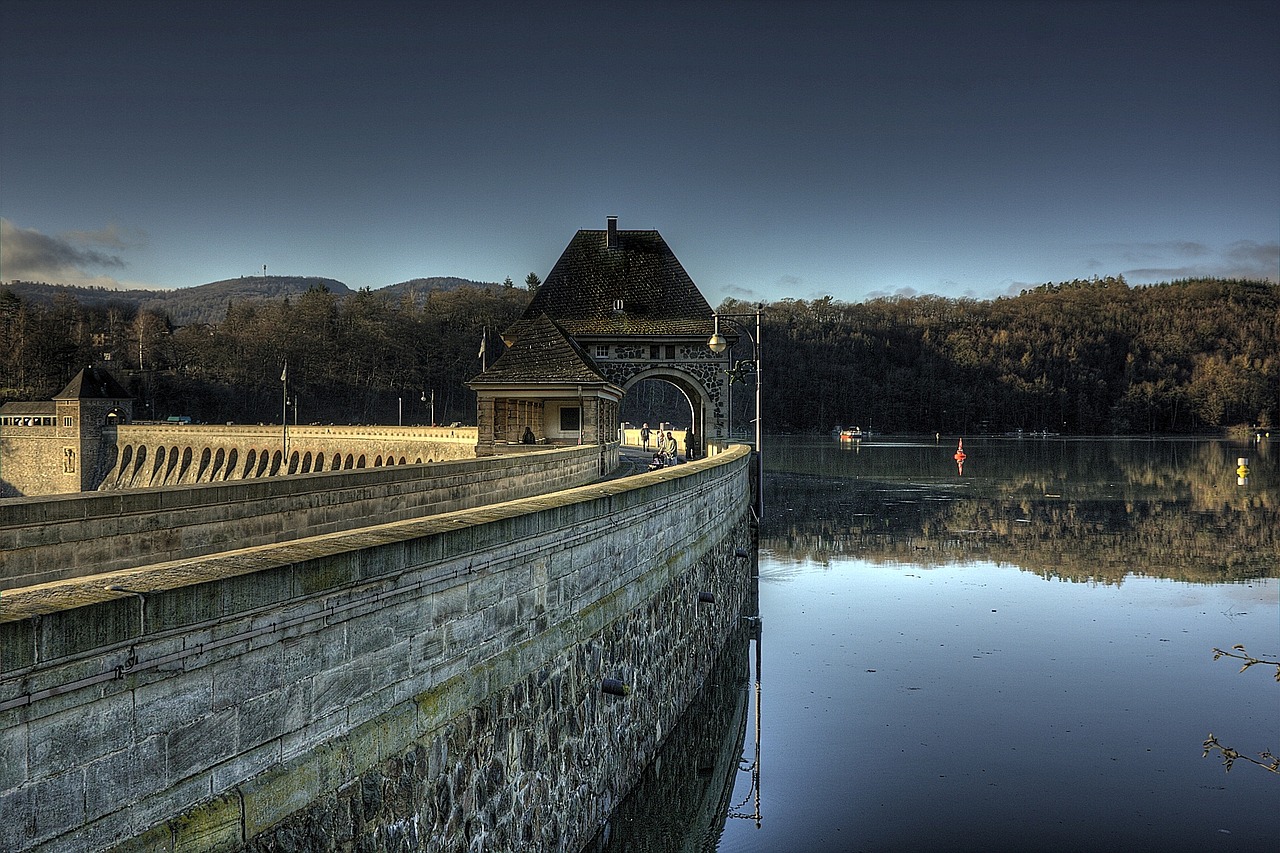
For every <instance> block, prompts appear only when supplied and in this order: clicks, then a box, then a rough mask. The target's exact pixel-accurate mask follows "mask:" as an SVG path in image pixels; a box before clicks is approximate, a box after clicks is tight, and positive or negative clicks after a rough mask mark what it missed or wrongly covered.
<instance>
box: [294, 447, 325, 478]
mask: <svg viewBox="0 0 1280 853" xmlns="http://www.w3.org/2000/svg"><path fill="white" fill-rule="evenodd" d="M321 458H322V459H323V457H321ZM298 473H300V474H310V473H311V451H310V450H308V451H307V452H306V453H304V454H302V468H301V469H300V470H299V472H298Z"/></svg>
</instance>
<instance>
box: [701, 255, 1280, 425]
mask: <svg viewBox="0 0 1280 853" xmlns="http://www.w3.org/2000/svg"><path fill="white" fill-rule="evenodd" d="M721 310H722V311H735V312H742V311H749V310H751V306H750V305H747V304H745V303H740V302H730V303H728V304H726V305H724V306H721ZM763 326H764V328H763V333H762V337H763V339H764V341H763V357H762V363H763V366H764V371H765V373H764V379H763V382H764V386H765V395H764V414H763V417H764V421H765V423H766V425H772V429H774V430H778V431H806V430H812V429H823V428H826V429H830V428H831V427H832V426H834V425H836V424H841V425H846V426H849V425H857V426H861V427H863V428H869V429H871V430H873V431H876V432H895V433H903V432H914V433H926V434H928V433H933V432H938V431H941V432H944V433H960V434H966V433H1000V432H1007V431H1012V430H1018V429H1021V430H1025V431H1028V432H1036V431H1048V432H1056V433H1068V434H1081V435H1096V434H1147V433H1185V432H1201V431H1207V430H1216V429H1220V428H1223V427H1229V426H1234V425H1241V424H1244V425H1261V426H1266V427H1274V426H1275V425H1276V423H1277V418H1278V417H1280V285H1276V284H1272V283H1269V282H1256V281H1223V280H1195V281H1178V282H1173V283H1171V284H1161V285H1153V286H1146V287H1130V286H1129V285H1127V284H1126V283H1125V281H1124V279H1123V278H1102V279H1090V280H1087V281H1072V282H1068V283H1064V284H1047V285H1043V286H1041V287H1037V288H1035V289H1033V290H1030V291H1024V292H1023V293H1022V294H1020V295H1019V296H1016V297H1008V298H1001V299H996V300H993V301H977V300H970V299H959V300H957V299H944V298H942V297H937V296H919V297H913V298H903V299H877V300H871V301H868V302H865V303H859V304H851V303H845V302H838V301H835V300H832V299H830V298H824V299H820V300H816V301H812V302H806V301H791V300H784V301H782V302H776V303H773V304H771V305H767V306H765V312H764V321H763Z"/></svg>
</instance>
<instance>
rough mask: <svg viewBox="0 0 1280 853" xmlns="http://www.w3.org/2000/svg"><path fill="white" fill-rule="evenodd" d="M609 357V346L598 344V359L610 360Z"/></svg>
mask: <svg viewBox="0 0 1280 853" xmlns="http://www.w3.org/2000/svg"><path fill="white" fill-rule="evenodd" d="M608 357H609V345H608V344H596V358H608Z"/></svg>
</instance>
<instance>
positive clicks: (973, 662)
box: [590, 438, 1280, 853]
mask: <svg viewBox="0 0 1280 853" xmlns="http://www.w3.org/2000/svg"><path fill="white" fill-rule="evenodd" d="M964 450H965V452H966V454H967V458H966V459H965V460H964V464H963V466H959V465H958V464H957V462H956V461H955V459H954V453H955V451H956V446H955V441H954V440H952V441H950V442H948V441H945V440H944V441H934V440H933V439H932V438H930V439H929V440H924V441H918V442H909V441H900V442H894V441H889V440H885V441H873V442H868V443H863V444H861V445H841V444H840V443H838V442H836V441H834V440H829V439H825V438H823V439H816V438H815V439H773V440H772V441H770V442H769V443H768V444H767V445H766V457H765V458H766V477H765V479H766V489H765V522H764V524H763V525H762V528H761V542H760V556H759V615H760V619H759V620H758V621H755V620H748V619H744V620H743V623H742V628H741V630H740V632H739V634H737V635H736V636H734V637H732V638H731V639H730V641H729V644H728V646H727V647H726V650H725V653H724V655H723V659H722V665H721V667H720V668H719V670H718V671H717V673H716V675H715V676H714V677H713V678H712V679H711V680H710V681H709V683H708V685H707V688H706V691H705V693H704V696H703V698H702V700H701V701H700V703H699V704H697V705H696V706H695V707H693V708H692V709H691V712H690V714H688V715H686V718H685V719H684V720H683V721H682V723H681V726H680V727H679V728H678V729H677V730H676V731H674V732H673V733H672V735H671V737H670V740H669V742H668V745H667V748H666V749H665V750H664V753H663V754H662V755H661V756H660V758H659V760H658V761H657V762H655V764H654V766H653V767H652V768H650V771H649V773H648V774H647V776H646V779H645V780H644V782H643V783H642V784H641V785H640V786H639V788H638V789H637V791H636V792H635V794H634V795H633V796H632V797H631V798H630V799H629V800H628V802H627V803H625V804H624V806H623V807H622V808H621V809H619V811H618V813H617V814H616V815H615V816H614V818H613V820H612V821H611V822H610V824H609V825H608V826H607V827H606V828H605V830H604V831H603V832H602V834H601V837H600V838H599V839H597V842H596V843H595V844H594V845H593V846H592V847H591V848H590V849H591V850H593V851H610V853H619V852H620V851H629V853H639V851H645V853H655V851H677V850H680V851H733V853H736V851H798V852H799V853H807V852H808V851H811V852H812V853H823V851H831V852H832V853H836V851H861V850H866V851H919V850H973V851H979V850H981V851H1006V850H1007V851H1015V850H1016V851H1109V850H1115V851H1145V850H1150V851H1218V850H1222V851H1229V850H1241V851H1254V850H1268V851H1271V850H1276V849H1280V830H1278V829H1277V824H1276V821H1275V816H1276V814H1277V806H1280V774H1273V773H1270V772H1267V771H1266V770H1263V769H1261V768H1259V767H1256V766H1252V765H1250V764H1248V763H1246V762H1244V761H1243V760H1239V761H1237V762H1236V763H1235V766H1234V768H1233V769H1232V770H1231V771H1230V772H1226V771H1225V770H1224V768H1223V764H1222V759H1221V756H1220V755H1219V754H1217V753H1211V754H1210V755H1209V757H1207V758H1206V757H1202V754H1203V751H1204V750H1203V746H1202V743H1203V741H1204V740H1205V739H1206V737H1207V736H1208V735H1209V733H1211V732H1212V733H1213V734H1214V735H1216V736H1217V737H1218V739H1219V741H1220V742H1221V743H1222V744H1224V745H1226V746H1229V747H1234V748H1235V749H1237V750H1239V751H1240V752H1241V753H1243V754H1245V755H1248V756H1252V757H1254V758H1257V757H1258V754H1259V753H1261V752H1262V751H1264V750H1268V749H1269V750H1271V751H1272V752H1275V753H1280V684H1278V683H1277V682H1276V678H1275V676H1276V669H1277V668H1276V667H1275V666H1262V665H1260V666H1255V667H1253V668H1251V669H1249V670H1248V671H1246V672H1243V673H1241V672H1239V669H1240V665H1241V662H1240V661H1234V662H1233V661H1231V660H1229V659H1221V660H1218V661H1215V660H1214V655H1213V649H1214V648H1215V647H1216V648H1222V649H1230V648H1231V647H1232V646H1234V645H1236V644H1242V645H1244V646H1245V647H1246V649H1247V651H1248V652H1249V653H1251V654H1253V655H1255V656H1257V657H1260V658H1266V659H1268V660H1272V661H1274V660H1280V581H1278V580H1277V576H1278V575H1280V569H1278V566H1280V476H1278V474H1277V462H1276V456H1277V455H1280V452H1278V451H1277V448H1276V447H1275V445H1274V443H1268V441H1267V440H1263V441H1262V442H1261V443H1260V444H1254V445H1249V444H1243V443H1242V444H1230V443H1227V442H1217V441H1203V440H1195V441H1193V440H1157V441H1144V440H1137V441H1098V440H1088V441H1086V440H1066V439H1058V438H1045V439H1021V440H1013V439H1008V440H997V439H988V440H971V441H966V442H965V444H964ZM1237 457H1247V458H1248V467H1249V476H1248V478H1247V480H1245V481H1243V482H1242V481H1241V480H1240V478H1239V477H1238V475H1237V471H1236V468H1237Z"/></svg>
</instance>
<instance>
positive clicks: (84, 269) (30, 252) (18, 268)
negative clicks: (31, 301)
mask: <svg viewBox="0 0 1280 853" xmlns="http://www.w3.org/2000/svg"><path fill="white" fill-rule="evenodd" d="M144 241H145V235H144V234H143V233H142V232H140V231H136V230H131V229H126V228H121V227H120V226H118V225H116V224H115V223H111V224H108V225H107V226H106V227H105V228H102V229H99V230H97V231H69V232H67V233H65V234H61V235H58V236H51V235H48V234H44V233H42V232H40V231H37V230H35V229H34V228H22V227H20V226H17V225H15V224H13V223H12V222H11V221H9V220H8V219H4V218H3V217H0V280H3V281H39V282H46V283H48V284H69V285H75V286H79V287H105V288H109V289H112V290H119V289H123V288H127V287H132V286H135V285H131V284H128V283H125V282H122V281H120V280H119V279H118V278H116V277H114V276H113V275H110V274H108V273H107V272H103V271H104V270H125V269H127V268H128V266H129V265H128V263H127V262H126V261H125V260H124V258H122V257H121V256H120V255H119V254H117V252H120V251H125V250H128V249H132V248H137V247H139V246H141V245H142V244H143V242H144Z"/></svg>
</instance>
